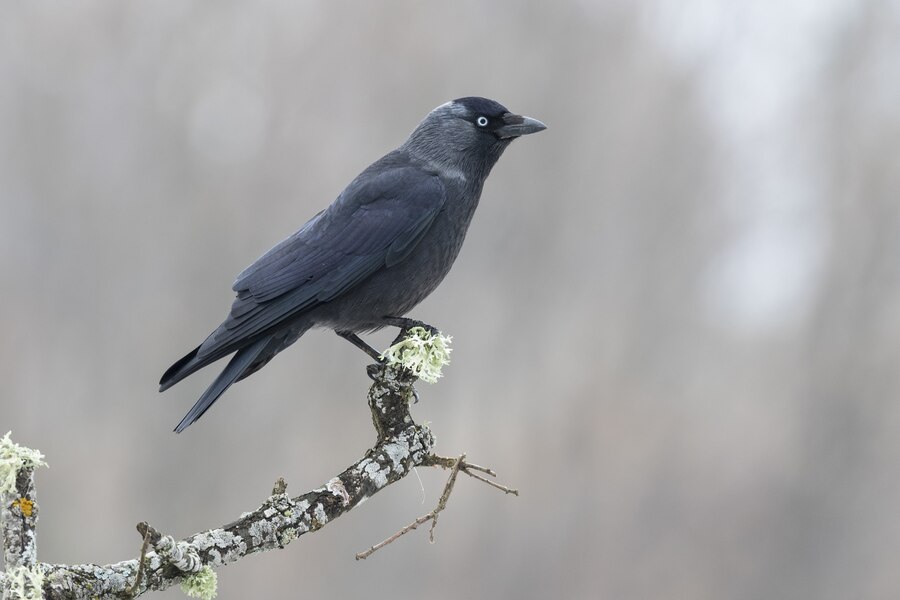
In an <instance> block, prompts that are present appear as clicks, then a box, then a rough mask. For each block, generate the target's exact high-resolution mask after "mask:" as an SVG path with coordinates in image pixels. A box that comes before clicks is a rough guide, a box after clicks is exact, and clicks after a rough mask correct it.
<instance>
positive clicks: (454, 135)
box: [159, 97, 546, 432]
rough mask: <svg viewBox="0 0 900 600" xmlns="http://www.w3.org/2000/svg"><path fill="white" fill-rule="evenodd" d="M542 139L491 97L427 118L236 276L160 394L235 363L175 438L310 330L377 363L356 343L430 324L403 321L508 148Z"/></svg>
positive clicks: (461, 234)
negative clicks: (222, 312) (224, 313)
mask: <svg viewBox="0 0 900 600" xmlns="http://www.w3.org/2000/svg"><path fill="white" fill-rule="evenodd" d="M543 129H546V126H545V125H544V124H543V123H541V122H540V121H538V120H536V119H532V118H530V117H523V116H520V115H516V114H513V113H511V112H510V111H508V110H507V109H506V108H505V107H504V106H502V105H501V104H499V103H497V102H495V101H493V100H488V99H486V98H479V97H468V98H459V99H457V100H453V101H451V102H447V103H446V104H443V105H441V106H439V107H437V108H436V109H434V110H433V111H431V112H430V113H429V114H428V116H426V117H425V119H424V120H423V121H422V122H421V123H420V124H419V126H418V127H416V129H415V131H413V132H412V134H411V135H410V136H409V139H407V140H406V142H404V143H403V145H402V146H400V147H399V148H397V149H396V150H394V151H392V152H389V153H388V154H387V155H385V156H384V157H382V158H381V159H379V160H377V161H376V162H374V163H373V164H372V165H371V166H369V167H368V168H367V169H366V170H365V171H363V172H362V173H361V174H360V175H359V176H358V177H357V178H356V179H354V180H353V181H352V182H351V183H350V185H348V186H347V188H346V189H345V190H344V191H343V192H341V194H340V195H339V196H338V197H337V199H336V200H335V201H334V202H333V203H332V204H331V206H329V207H328V208H326V209H325V210H323V211H321V212H320V213H319V214H317V215H316V216H314V217H313V218H312V219H310V220H309V221H308V222H307V223H306V224H305V225H304V226H303V227H302V228H301V229H300V230H299V231H297V232H296V233H294V234H293V235H291V236H290V237H288V238H287V239H285V240H284V241H282V242H281V243H279V244H277V245H276V246H275V247H274V248H272V249H271V250H269V251H268V252H266V253H265V254H263V255H262V256H261V257H260V258H259V259H257V261H256V262H254V263H253V264H252V265H250V266H249V267H247V268H246V269H244V271H243V272H242V273H241V274H240V275H238V278H237V280H236V281H235V282H234V285H233V286H232V290H234V291H235V292H237V298H236V299H235V300H234V302H233V304H232V305H231V312H230V313H229V315H228V317H227V318H226V319H225V321H224V322H223V323H222V324H221V325H219V327H218V328H217V329H216V330H215V331H213V332H212V333H211V334H210V335H209V337H207V338H206V340H205V341H204V342H203V343H202V344H200V345H199V346H198V347H197V348H195V349H194V350H192V351H191V352H190V353H188V354H187V355H186V356H185V357H184V358H182V359H181V360H179V361H178V362H176V363H175V364H174V365H172V366H171V367H169V369H168V370H167V371H166V372H165V374H163V376H162V379H161V380H160V382H159V390H160V391H161V392H162V391H164V390H166V389H168V388H170V387H172V386H173V385H175V384H176V383H178V382H179V381H181V380H182V379H184V378H185V377H187V376H188V375H190V374H192V373H194V372H195V371H197V370H198V369H201V368H203V367H205V366H207V365H209V364H210V363H213V362H215V361H217V360H219V359H220V358H223V357H225V356H228V355H229V354H234V356H233V357H232V358H231V361H230V362H229V363H228V365H227V366H226V367H225V369H224V370H223V371H222V372H221V373H220V374H219V376H218V377H216V379H215V381H213V382H212V384H211V385H210V386H209V388H207V390H206V391H205V392H204V393H203V395H202V396H201V397H200V399H199V400H198V401H197V403H196V404H194V406H193V408H191V410H190V411H189V412H188V413H187V415H185V417H184V418H183V419H182V420H181V423H179V424H178V426H177V427H176V428H175V431H176V432H181V431H183V430H184V429H185V428H187V427H188V426H189V425H190V424H191V423H193V422H194V421H196V420H197V419H199V418H200V417H201V416H202V415H203V413H204V412H206V410H207V409H208V408H209V407H210V406H211V405H212V404H213V402H215V401H216V399H217V398H218V397H219V396H221V395H222V393H224V392H225V390H227V389H228V387H229V386H231V384H233V383H235V382H236V381H240V380H241V379H243V378H245V377H247V376H248V375H251V374H253V373H255V372H256V371H258V370H259V369H261V368H262V367H264V366H265V365H266V363H268V362H269V361H270V360H272V358H273V357H274V356H275V355H276V354H278V353H279V352H281V351H282V350H284V349H285V348H287V347H288V346H290V345H291V344H293V343H294V342H296V341H297V339H298V338H299V337H300V336H301V335H303V334H304V333H305V332H306V331H307V330H308V329H310V328H311V327H327V328H330V329H333V330H334V331H335V332H336V333H337V334H338V335H340V336H341V337H343V338H345V339H347V340H349V341H350V342H352V343H353V344H354V345H356V346H358V347H359V348H361V349H363V350H365V351H366V352H367V353H368V354H369V355H370V356H372V357H373V358H376V359H377V358H378V352H377V351H375V350H373V349H372V348H371V347H370V346H368V344H366V343H365V342H364V341H363V340H362V339H360V338H359V337H358V336H357V333H360V332H367V331H375V330H377V329H380V328H382V327H385V326H395V327H400V328H401V330H403V329H408V328H410V327H412V326H415V325H424V324H423V323H420V322H419V321H414V320H412V319H407V318H404V317H403V315H405V314H406V313H407V312H409V311H410V310H411V309H412V308H413V307H414V306H416V305H417V304H418V303H419V302H421V301H422V300H423V299H424V298H425V297H426V296H428V294H430V293H431V292H432V291H433V290H434V289H435V288H436V287H437V286H438V284H439V283H440V282H441V280H442V279H443V278H444V276H445V275H446V274H447V272H448V271H449V270H450V267H451V265H453V261H454V260H455V259H456V256H457V254H458V253H459V249H460V247H461V246H462V243H463V239H464V238H465V236H466V230H467V229H468V227H469V222H470V221H471V220H472V215H473V213H474V212H475V207H476V206H477V205H478V199H479V197H480V196H481V189H482V187H483V186H484V181H485V179H486V178H487V176H488V174H489V173H490V172H491V168H492V167H493V166H494V164H495V163H496V162H497V160H498V159H499V158H500V155H501V154H503V151H504V150H505V149H506V147H507V146H509V144H510V142H512V141H513V140H514V139H516V138H517V137H519V136H522V135H527V134H529V133H535V132H538V131H541V130H543ZM426 327H427V328H428V329H432V330H433V328H431V327H430V326H426Z"/></svg>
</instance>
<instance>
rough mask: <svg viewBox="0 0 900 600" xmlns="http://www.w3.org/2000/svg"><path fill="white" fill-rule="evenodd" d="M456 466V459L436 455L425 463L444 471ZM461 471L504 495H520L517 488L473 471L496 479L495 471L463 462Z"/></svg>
mask: <svg viewBox="0 0 900 600" xmlns="http://www.w3.org/2000/svg"><path fill="white" fill-rule="evenodd" d="M455 464H456V459H455V458H451V457H447V456H437V455H434V456H429V457H428V460H427V462H426V463H425V466H429V467H441V468H443V469H452V468H454V466H455ZM459 470H460V471H462V472H463V473H465V474H466V475H468V476H469V477H471V478H473V479H477V480H478V481H481V482H483V483H486V484H488V485H489V486H491V487H493V488H496V489H498V490H500V491H501V492H503V493H504V494H512V495H514V496H518V495H519V490H517V489H515V488H511V487H507V486H505V485H502V484H499V483H497V482H495V481H491V480H490V479H487V478H486V477H482V476H481V475H479V474H478V473H474V472H473V471H480V472H482V473H486V474H488V475H490V476H491V477H496V476H497V474H496V473H495V472H494V471H493V470H491V469H489V468H487V467H482V466H480V465H476V464H472V463H470V462H466V461H463V462H462V465H460V467H459Z"/></svg>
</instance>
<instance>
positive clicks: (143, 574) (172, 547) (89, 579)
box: [0, 364, 490, 600]
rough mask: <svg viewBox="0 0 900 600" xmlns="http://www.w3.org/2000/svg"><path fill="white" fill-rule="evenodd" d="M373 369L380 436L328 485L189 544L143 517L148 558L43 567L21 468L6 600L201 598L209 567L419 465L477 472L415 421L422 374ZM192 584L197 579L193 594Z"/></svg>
mask: <svg viewBox="0 0 900 600" xmlns="http://www.w3.org/2000/svg"><path fill="white" fill-rule="evenodd" d="M368 369H369V375H370V376H371V377H372V379H373V383H372V386H371V387H370V389H369V393H368V403H369V407H370V409H371V412H372V421H373V424H374V426H375V430H376V432H377V433H378V439H377V441H376V443H375V445H374V446H373V447H372V448H370V449H369V450H368V451H367V452H366V453H365V455H364V456H363V457H362V458H361V459H360V460H358V461H357V462H356V463H354V464H352V465H350V466H349V467H348V468H347V469H345V470H344V471H343V472H342V473H340V474H339V475H337V476H336V477H334V478H332V479H331V480H330V481H329V482H328V483H326V484H325V485H324V486H322V487H320V488H316V489H314V490H311V491H309V492H306V493H305V494H301V495H299V496H296V497H294V498H291V497H289V496H288V495H287V493H286V485H285V484H284V481H283V480H279V481H278V482H276V485H275V489H273V493H272V495H271V496H269V497H268V498H267V499H266V500H265V501H264V502H263V503H262V505H261V506H260V507H259V508H257V509H256V510H254V511H252V512H250V513H245V514H243V515H241V517H240V518H238V519H237V520H236V521H234V522H232V523H228V524H226V525H223V526H222V527H219V528H216V529H211V530H209V531H204V532H202V533H197V534H194V535H191V536H189V537H187V538H185V539H183V540H181V541H176V540H175V539H174V538H172V537H171V536H168V535H163V534H161V533H159V532H158V531H157V530H155V529H154V528H152V527H150V526H149V525H147V524H146V523H141V524H139V525H138V530H139V532H140V533H141V535H142V538H143V541H144V545H143V547H142V549H141V558H140V559H132V560H126V561H122V562H118V563H114V564H109V565H102V566H100V565H93V564H84V565H56V564H47V563H37V562H36V556H37V554H36V547H35V543H34V539H35V538H34V526H35V523H36V521H37V504H36V503H34V479H33V467H26V468H22V469H20V470H19V472H18V473H17V477H16V490H15V493H7V494H4V495H3V496H4V497H3V498H2V517H0V518H2V524H0V525H2V529H3V533H4V539H5V543H4V555H5V560H6V569H7V572H6V573H0V590H2V591H3V592H4V596H3V597H4V598H5V599H6V598H18V597H22V598H27V597H29V596H28V593H29V590H28V585H32V586H34V585H37V587H39V588H40V590H41V592H42V593H43V597H44V598H45V599H46V600H55V599H62V598H66V599H87V598H92V599H93V598H122V597H137V596H139V595H141V594H143V593H144V592H147V591H149V590H163V589H166V588H168V587H170V586H172V585H174V584H176V583H179V582H181V583H182V587H183V589H186V591H188V592H189V593H190V594H192V595H198V596H199V597H211V594H214V593H215V592H214V585H215V584H214V577H215V576H214V574H213V573H211V572H210V571H209V568H210V567H213V568H218V567H220V566H223V565H226V564H229V563H232V562H235V561H237V560H239V559H240V558H242V557H244V556H247V555H249V554H254V553H256V552H264V551H267V550H273V549H276V548H283V547H284V546H286V545H287V544H289V543H290V542H291V541H293V540H294V539H296V538H298V537H300V536H301V535H303V534H305V533H308V532H311V531H317V530H318V529H321V528H322V527H324V526H325V525H326V524H328V523H329V522H331V521H333V520H334V519H336V518H337V517H339V516H341V515H342V514H344V513H346V512H349V511H350V510H352V509H353V508H355V507H356V506H359V505H360V504H361V503H362V502H363V501H365V500H366V499H367V498H369V497H370V496H372V495H373V494H375V493H377V492H378V491H379V490H381V489H383V488H385V487H386V486H388V485H390V484H392V483H394V482H396V481H399V480H400V479H402V478H403V477H405V476H406V475H408V474H409V473H410V471H411V470H412V469H413V468H414V467H416V466H419V465H430V464H435V465H436V464H441V466H448V467H451V468H453V469H454V471H453V474H452V479H455V475H456V472H457V471H459V470H462V471H463V472H466V473H467V474H469V475H471V473H469V472H468V471H466V467H467V464H466V463H465V462H464V461H463V460H462V458H460V459H441V458H440V457H436V456H434V455H433V454H432V452H431V450H432V446H433V444H434V437H433V435H432V433H431V431H430V430H429V429H428V428H427V427H424V426H421V425H418V424H416V423H415V422H414V421H413V419H412V416H411V415H410V413H409V401H410V399H411V398H413V396H414V393H415V392H414V390H413V383H415V381H416V377H415V376H414V375H412V374H411V373H410V372H409V371H408V370H405V369H403V368H402V367H400V366H396V365H385V364H377V365H370V366H369V367H368ZM441 460H444V461H447V460H449V461H455V464H454V465H450V464H446V463H441ZM469 467H470V468H476V467H474V466H469ZM478 469H479V470H483V471H485V472H490V471H489V470H484V469H482V468H480V467H478ZM450 488H452V484H450V483H449V482H448V488H445V493H444V495H442V498H441V504H440V505H439V508H438V509H436V510H435V511H433V514H431V516H430V518H431V519H432V521H434V518H435V517H436V516H437V512H439V511H440V510H443V507H444V505H446V496H449V489H450ZM26 513H28V514H27V515H26ZM19 567H25V568H26V570H27V569H29V568H30V569H31V571H29V573H38V574H39V575H40V578H39V579H38V580H33V582H32V583H31V584H29V583H28V581H29V580H28V576H27V575H23V574H22V572H21V571H20V570H19ZM201 575H202V576H203V577H207V576H208V577H211V578H212V581H213V583H212V586H211V589H206V588H204V587H203V585H205V584H202V585H201V584H197V582H198V581H200V579H201ZM204 581H207V580H206V579H204ZM185 583H188V584H191V586H190V589H189V590H188V589H187V588H185ZM198 589H199V590H200V591H199V592H198V591H197V590H198ZM35 591H36V590H35Z"/></svg>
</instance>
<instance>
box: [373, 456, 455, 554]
mask: <svg viewBox="0 0 900 600" xmlns="http://www.w3.org/2000/svg"><path fill="white" fill-rule="evenodd" d="M429 458H434V457H429ZM465 459H466V455H465V454H463V455H461V456H460V457H459V458H455V459H452V460H453V466H452V467H451V469H452V470H451V471H450V477H448V478H447V483H446V484H445V485H444V491H443V493H442V494H441V497H440V499H439V500H438V503H437V506H436V507H435V509H434V510H433V511H431V512H429V513H428V514H425V515H422V516H421V517H419V518H418V519H416V520H415V521H413V522H412V523H410V524H409V525H407V526H406V527H403V528H402V529H400V531H398V532H397V533H395V534H394V535H392V536H390V537H389V538H387V539H385V540H383V541H381V542H378V543H377V544H375V545H374V546H371V547H370V548H369V549H368V550H365V551H363V552H360V553H359V554H357V555H356V560H365V559H367V558H368V557H369V556H371V555H372V554H373V553H374V552H376V551H377V550H380V549H381V548H384V547H385V546H387V545H388V544H390V543H391V542H393V541H394V540H396V539H397V538H399V537H401V536H403V535H405V534H407V533H409V532H410V531H412V530H414V529H416V528H417V527H418V526H419V525H421V524H423V523H427V522H428V521H431V528H430V529H429V530H428V540H429V541H430V542H431V543H434V528H435V527H436V526H437V520H438V515H439V514H440V513H441V511H442V510H444V509H445V508H447V500H449V499H450V493H451V492H453V486H454V485H455V484H456V476H457V475H458V474H459V469H460V465H462V464H463V463H464V461H465Z"/></svg>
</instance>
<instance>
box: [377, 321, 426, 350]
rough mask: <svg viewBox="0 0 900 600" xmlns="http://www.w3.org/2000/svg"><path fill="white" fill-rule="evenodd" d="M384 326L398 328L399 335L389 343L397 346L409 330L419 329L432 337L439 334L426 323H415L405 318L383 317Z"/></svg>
mask: <svg viewBox="0 0 900 600" xmlns="http://www.w3.org/2000/svg"><path fill="white" fill-rule="evenodd" d="M384 323H385V325H391V326H393V327H399V328H400V333H398V334H397V337H396V338H394V341H393V342H391V345H392V346H393V345H394V344H399V343H400V342H401V341H403V339H404V338H406V336H407V335H408V334H409V330H410V329H413V328H415V327H421V328H422V329H424V330H425V331H427V332H428V333H430V334H431V335H433V336H436V335H438V334H439V333H440V331H439V330H438V328H437V327H432V326H431V325H429V324H428V323H425V322H423V321H417V320H416V319H408V318H406V317H385V318H384Z"/></svg>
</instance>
